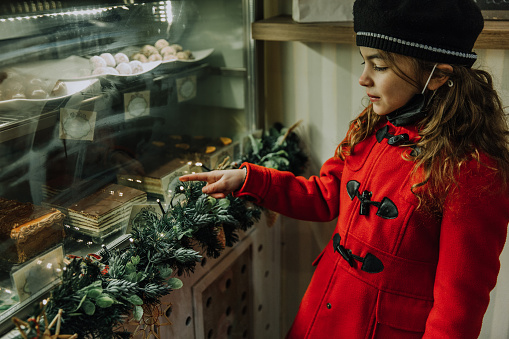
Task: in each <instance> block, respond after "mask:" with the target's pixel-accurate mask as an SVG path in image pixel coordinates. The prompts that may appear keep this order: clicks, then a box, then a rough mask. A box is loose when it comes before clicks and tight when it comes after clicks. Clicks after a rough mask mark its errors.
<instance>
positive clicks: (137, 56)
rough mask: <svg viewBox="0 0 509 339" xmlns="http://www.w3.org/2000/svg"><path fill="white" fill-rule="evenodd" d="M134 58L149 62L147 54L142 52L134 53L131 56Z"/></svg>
mask: <svg viewBox="0 0 509 339" xmlns="http://www.w3.org/2000/svg"><path fill="white" fill-rule="evenodd" d="M131 59H132V60H137V61H140V62H148V59H147V57H146V56H145V54H142V53H136V54H134V55H133V56H132V57H131Z"/></svg>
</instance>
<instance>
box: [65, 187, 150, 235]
mask: <svg viewBox="0 0 509 339" xmlns="http://www.w3.org/2000/svg"><path fill="white" fill-rule="evenodd" d="M146 201H147V194H146V193H145V192H143V191H140V190H137V189H135V188H131V187H127V186H122V185H117V184H110V185H108V186H106V187H104V188H102V189H100V190H98V191H97V192H95V193H93V194H91V195H89V196H87V197H85V198H83V199H81V200H80V201H78V202H77V203H75V204H72V205H71V206H69V208H68V209H67V214H68V215H67V218H66V223H67V224H68V226H69V227H70V229H71V230H74V231H77V232H79V233H83V234H86V235H90V236H92V237H95V238H103V237H106V236H108V235H110V234H112V233H115V232H117V231H119V230H121V229H123V228H125V227H127V224H128V222H129V216H130V214H131V209H132V206H133V204H143V203H145V202H146Z"/></svg>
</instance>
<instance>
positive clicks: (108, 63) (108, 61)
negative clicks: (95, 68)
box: [99, 53, 117, 67]
mask: <svg viewBox="0 0 509 339" xmlns="http://www.w3.org/2000/svg"><path fill="white" fill-rule="evenodd" d="M99 56H100V57H101V58H103V59H104V61H106V66H108V67H115V65H116V64H117V63H116V61H115V58H114V57H113V55H111V53H103V54H101V55H99Z"/></svg>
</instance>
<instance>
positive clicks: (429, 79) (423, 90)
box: [421, 64, 438, 94]
mask: <svg viewBox="0 0 509 339" xmlns="http://www.w3.org/2000/svg"><path fill="white" fill-rule="evenodd" d="M437 65H438V64H435V65H434V66H433V69H432V70H431V74H430V75H429V77H428V81H426V85H424V88H423V89H422V92H421V94H424V92H425V91H426V88H427V87H428V84H429V82H430V81H431V77H432V76H433V73H434V72H435V69H436V68H437ZM434 92H435V91H433V94H434Z"/></svg>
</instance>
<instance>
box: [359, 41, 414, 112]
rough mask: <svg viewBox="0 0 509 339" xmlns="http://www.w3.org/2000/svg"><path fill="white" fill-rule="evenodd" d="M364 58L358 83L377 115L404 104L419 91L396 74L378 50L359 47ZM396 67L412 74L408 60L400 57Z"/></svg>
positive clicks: (391, 110)
mask: <svg viewBox="0 0 509 339" xmlns="http://www.w3.org/2000/svg"><path fill="white" fill-rule="evenodd" d="M360 52H361V56H362V58H363V59H364V63H363V64H364V71H363V72H362V75H361V77H360V78H359V84H360V85H361V86H364V87H366V94H367V95H368V97H369V100H370V101H371V102H372V103H373V110H374V112H375V113H376V114H378V115H386V114H389V113H391V112H393V111H394V110H396V109H398V108H400V107H402V106H403V105H405V104H406V103H407V102H408V101H409V100H410V99H411V98H412V97H413V96H414V94H417V93H420V91H419V90H418V89H417V88H415V87H414V86H412V85H411V84H410V83H409V82H407V81H406V80H403V79H402V78H401V77H400V76H398V75H397V74H396V73H395V72H394V71H393V70H392V69H391V68H389V64H388V62H387V61H385V60H384V59H383V58H382V56H381V55H380V54H379V52H378V50H376V49H374V48H369V47H360ZM398 68H399V69H401V71H402V72H403V73H404V74H408V75H412V74H413V72H412V68H411V65H410V63H409V61H408V60H406V59H403V58H401V62H399V61H398Z"/></svg>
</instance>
